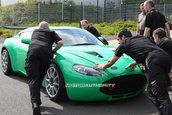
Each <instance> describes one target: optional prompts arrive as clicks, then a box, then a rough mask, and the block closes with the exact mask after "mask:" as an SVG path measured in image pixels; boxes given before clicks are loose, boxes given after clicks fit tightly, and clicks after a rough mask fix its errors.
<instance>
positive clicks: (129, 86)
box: [100, 75, 146, 95]
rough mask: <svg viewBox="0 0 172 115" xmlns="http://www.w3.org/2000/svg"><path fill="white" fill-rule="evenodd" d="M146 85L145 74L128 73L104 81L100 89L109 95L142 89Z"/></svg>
mask: <svg viewBox="0 0 172 115" xmlns="http://www.w3.org/2000/svg"><path fill="white" fill-rule="evenodd" d="M145 85H146V77H145V76H143V75H128V76H119V77H115V78H112V79H110V80H108V81H105V82H103V84H102V86H101V88H100V91H101V92H102V93H104V94H108V95H118V94H125V93H131V92H135V91H138V90H141V89H142V88H144V87H145Z"/></svg>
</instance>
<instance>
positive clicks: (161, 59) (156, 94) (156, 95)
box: [146, 51, 172, 115]
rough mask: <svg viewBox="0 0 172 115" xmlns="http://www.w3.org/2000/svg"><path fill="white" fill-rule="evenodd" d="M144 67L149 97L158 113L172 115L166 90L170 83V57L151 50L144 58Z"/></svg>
mask: <svg viewBox="0 0 172 115" xmlns="http://www.w3.org/2000/svg"><path fill="white" fill-rule="evenodd" d="M146 68H147V77H148V87H147V91H148V94H149V95H148V97H149V99H150V100H151V101H152V102H153V104H154V105H155V106H156V107H157V109H158V110H159V112H160V115H172V104H171V100H170V98H169V94H168V90H167V88H168V86H169V85H170V78H169V76H168V73H169V72H170V68H171V60H170V57H169V56H168V55H167V54H166V53H164V52H160V51H153V52H151V53H149V55H148V57H147V59H146Z"/></svg>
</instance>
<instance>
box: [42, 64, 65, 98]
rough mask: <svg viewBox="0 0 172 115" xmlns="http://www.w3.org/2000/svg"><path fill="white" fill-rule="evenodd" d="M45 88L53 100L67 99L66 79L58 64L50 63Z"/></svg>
mask: <svg viewBox="0 0 172 115" xmlns="http://www.w3.org/2000/svg"><path fill="white" fill-rule="evenodd" d="M45 89H46V92H47V94H48V96H49V98H50V99H51V100H52V101H65V100H67V93H66V88H65V81H64V78H63V75H62V72H61V71H60V69H59V68H58V67H57V65H56V64H54V63H52V64H50V67H49V68H48V70H47V74H46V75H45Z"/></svg>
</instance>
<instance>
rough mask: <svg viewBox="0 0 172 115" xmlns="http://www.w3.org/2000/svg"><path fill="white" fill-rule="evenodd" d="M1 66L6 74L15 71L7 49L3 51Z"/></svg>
mask: <svg viewBox="0 0 172 115" xmlns="http://www.w3.org/2000/svg"><path fill="white" fill-rule="evenodd" d="M1 68H2V71H3V72H4V74H5V75H10V74H12V73H13V70H12V68H11V60H10V56H9V53H8V51H7V49H3V50H2V53H1Z"/></svg>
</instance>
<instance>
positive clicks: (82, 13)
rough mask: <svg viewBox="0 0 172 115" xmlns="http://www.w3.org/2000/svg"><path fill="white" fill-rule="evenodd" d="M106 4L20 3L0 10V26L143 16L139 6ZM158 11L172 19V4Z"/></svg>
mask: <svg viewBox="0 0 172 115" xmlns="http://www.w3.org/2000/svg"><path fill="white" fill-rule="evenodd" d="M102 1H103V5H99V4H98V3H97V4H96V5H93V4H87V5H86V4H84V3H83V2H81V3H80V4H79V5H76V4H75V3H73V2H58V3H48V4H47V3H34V4H33V3H32V4H27V3H17V4H15V5H12V6H6V7H2V8H1V13H0V21H1V25H5V24H8V25H19V24H26V23H27V24H29V23H33V22H40V21H42V20H45V21H47V22H49V23H56V22H79V21H80V20H81V19H87V20H88V21H89V22H93V23H100V22H108V23H113V22H114V21H116V20H119V19H122V20H124V21H125V20H137V16H138V14H139V13H140V3H141V2H143V0H140V1H137V2H134V3H133V2H132V3H130V2H121V3H119V4H115V2H113V1H112V0H102ZM156 9H158V10H159V11H161V12H162V13H163V14H164V15H165V16H166V18H167V20H172V19H171V18H172V3H171V4H170V3H168V4H166V3H164V4H156Z"/></svg>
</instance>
